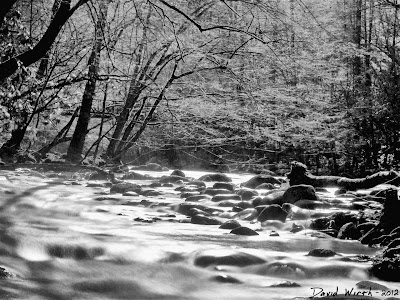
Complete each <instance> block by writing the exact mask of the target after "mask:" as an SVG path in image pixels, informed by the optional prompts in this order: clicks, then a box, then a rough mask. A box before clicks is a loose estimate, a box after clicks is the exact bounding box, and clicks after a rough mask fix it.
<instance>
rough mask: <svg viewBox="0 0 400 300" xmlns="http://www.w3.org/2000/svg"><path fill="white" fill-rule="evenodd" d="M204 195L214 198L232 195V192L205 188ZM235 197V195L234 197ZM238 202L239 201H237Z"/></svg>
mask: <svg viewBox="0 0 400 300" xmlns="http://www.w3.org/2000/svg"><path fill="white" fill-rule="evenodd" d="M204 194H205V195H210V196H215V195H227V194H228V195H232V191H229V190H226V189H214V188H207V189H206V190H205V191H204ZM236 196H237V195H236ZM239 200H240V199H239Z"/></svg>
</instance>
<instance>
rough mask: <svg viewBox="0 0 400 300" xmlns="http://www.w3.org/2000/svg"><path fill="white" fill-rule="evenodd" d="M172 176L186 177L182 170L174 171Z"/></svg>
mask: <svg viewBox="0 0 400 300" xmlns="http://www.w3.org/2000/svg"><path fill="white" fill-rule="evenodd" d="M171 175H177V176H180V177H186V175H185V173H183V171H182V170H173V171H172V173H171Z"/></svg>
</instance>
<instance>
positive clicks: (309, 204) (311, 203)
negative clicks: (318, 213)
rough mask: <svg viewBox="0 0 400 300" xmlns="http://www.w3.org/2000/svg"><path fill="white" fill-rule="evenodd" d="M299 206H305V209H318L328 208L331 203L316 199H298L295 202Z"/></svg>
mask: <svg viewBox="0 0 400 300" xmlns="http://www.w3.org/2000/svg"><path fill="white" fill-rule="evenodd" d="M294 205H296V206H297V207H300V208H305V209H317V208H327V207H330V205H327V204H325V203H323V202H321V201H316V200H303V199H302V200H298V201H296V202H295V203H294Z"/></svg>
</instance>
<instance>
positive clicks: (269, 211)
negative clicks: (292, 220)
mask: <svg viewBox="0 0 400 300" xmlns="http://www.w3.org/2000/svg"><path fill="white" fill-rule="evenodd" d="M287 214H288V213H287V212H286V211H284V210H283V209H282V207H280V206H279V205H277V204H272V205H268V206H267V207H265V208H264V209H263V210H262V211H261V213H260V215H259V216H258V218H257V221H259V222H264V221H267V220H279V221H281V222H285V221H286V217H287Z"/></svg>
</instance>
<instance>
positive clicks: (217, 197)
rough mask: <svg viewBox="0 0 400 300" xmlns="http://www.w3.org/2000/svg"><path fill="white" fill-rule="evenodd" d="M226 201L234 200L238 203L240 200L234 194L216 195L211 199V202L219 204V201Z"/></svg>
mask: <svg viewBox="0 0 400 300" xmlns="http://www.w3.org/2000/svg"><path fill="white" fill-rule="evenodd" d="M227 200H236V201H240V200H242V199H241V198H240V196H239V195H236V194H217V195H215V196H214V197H212V199H211V201H212V202H220V201H227Z"/></svg>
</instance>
